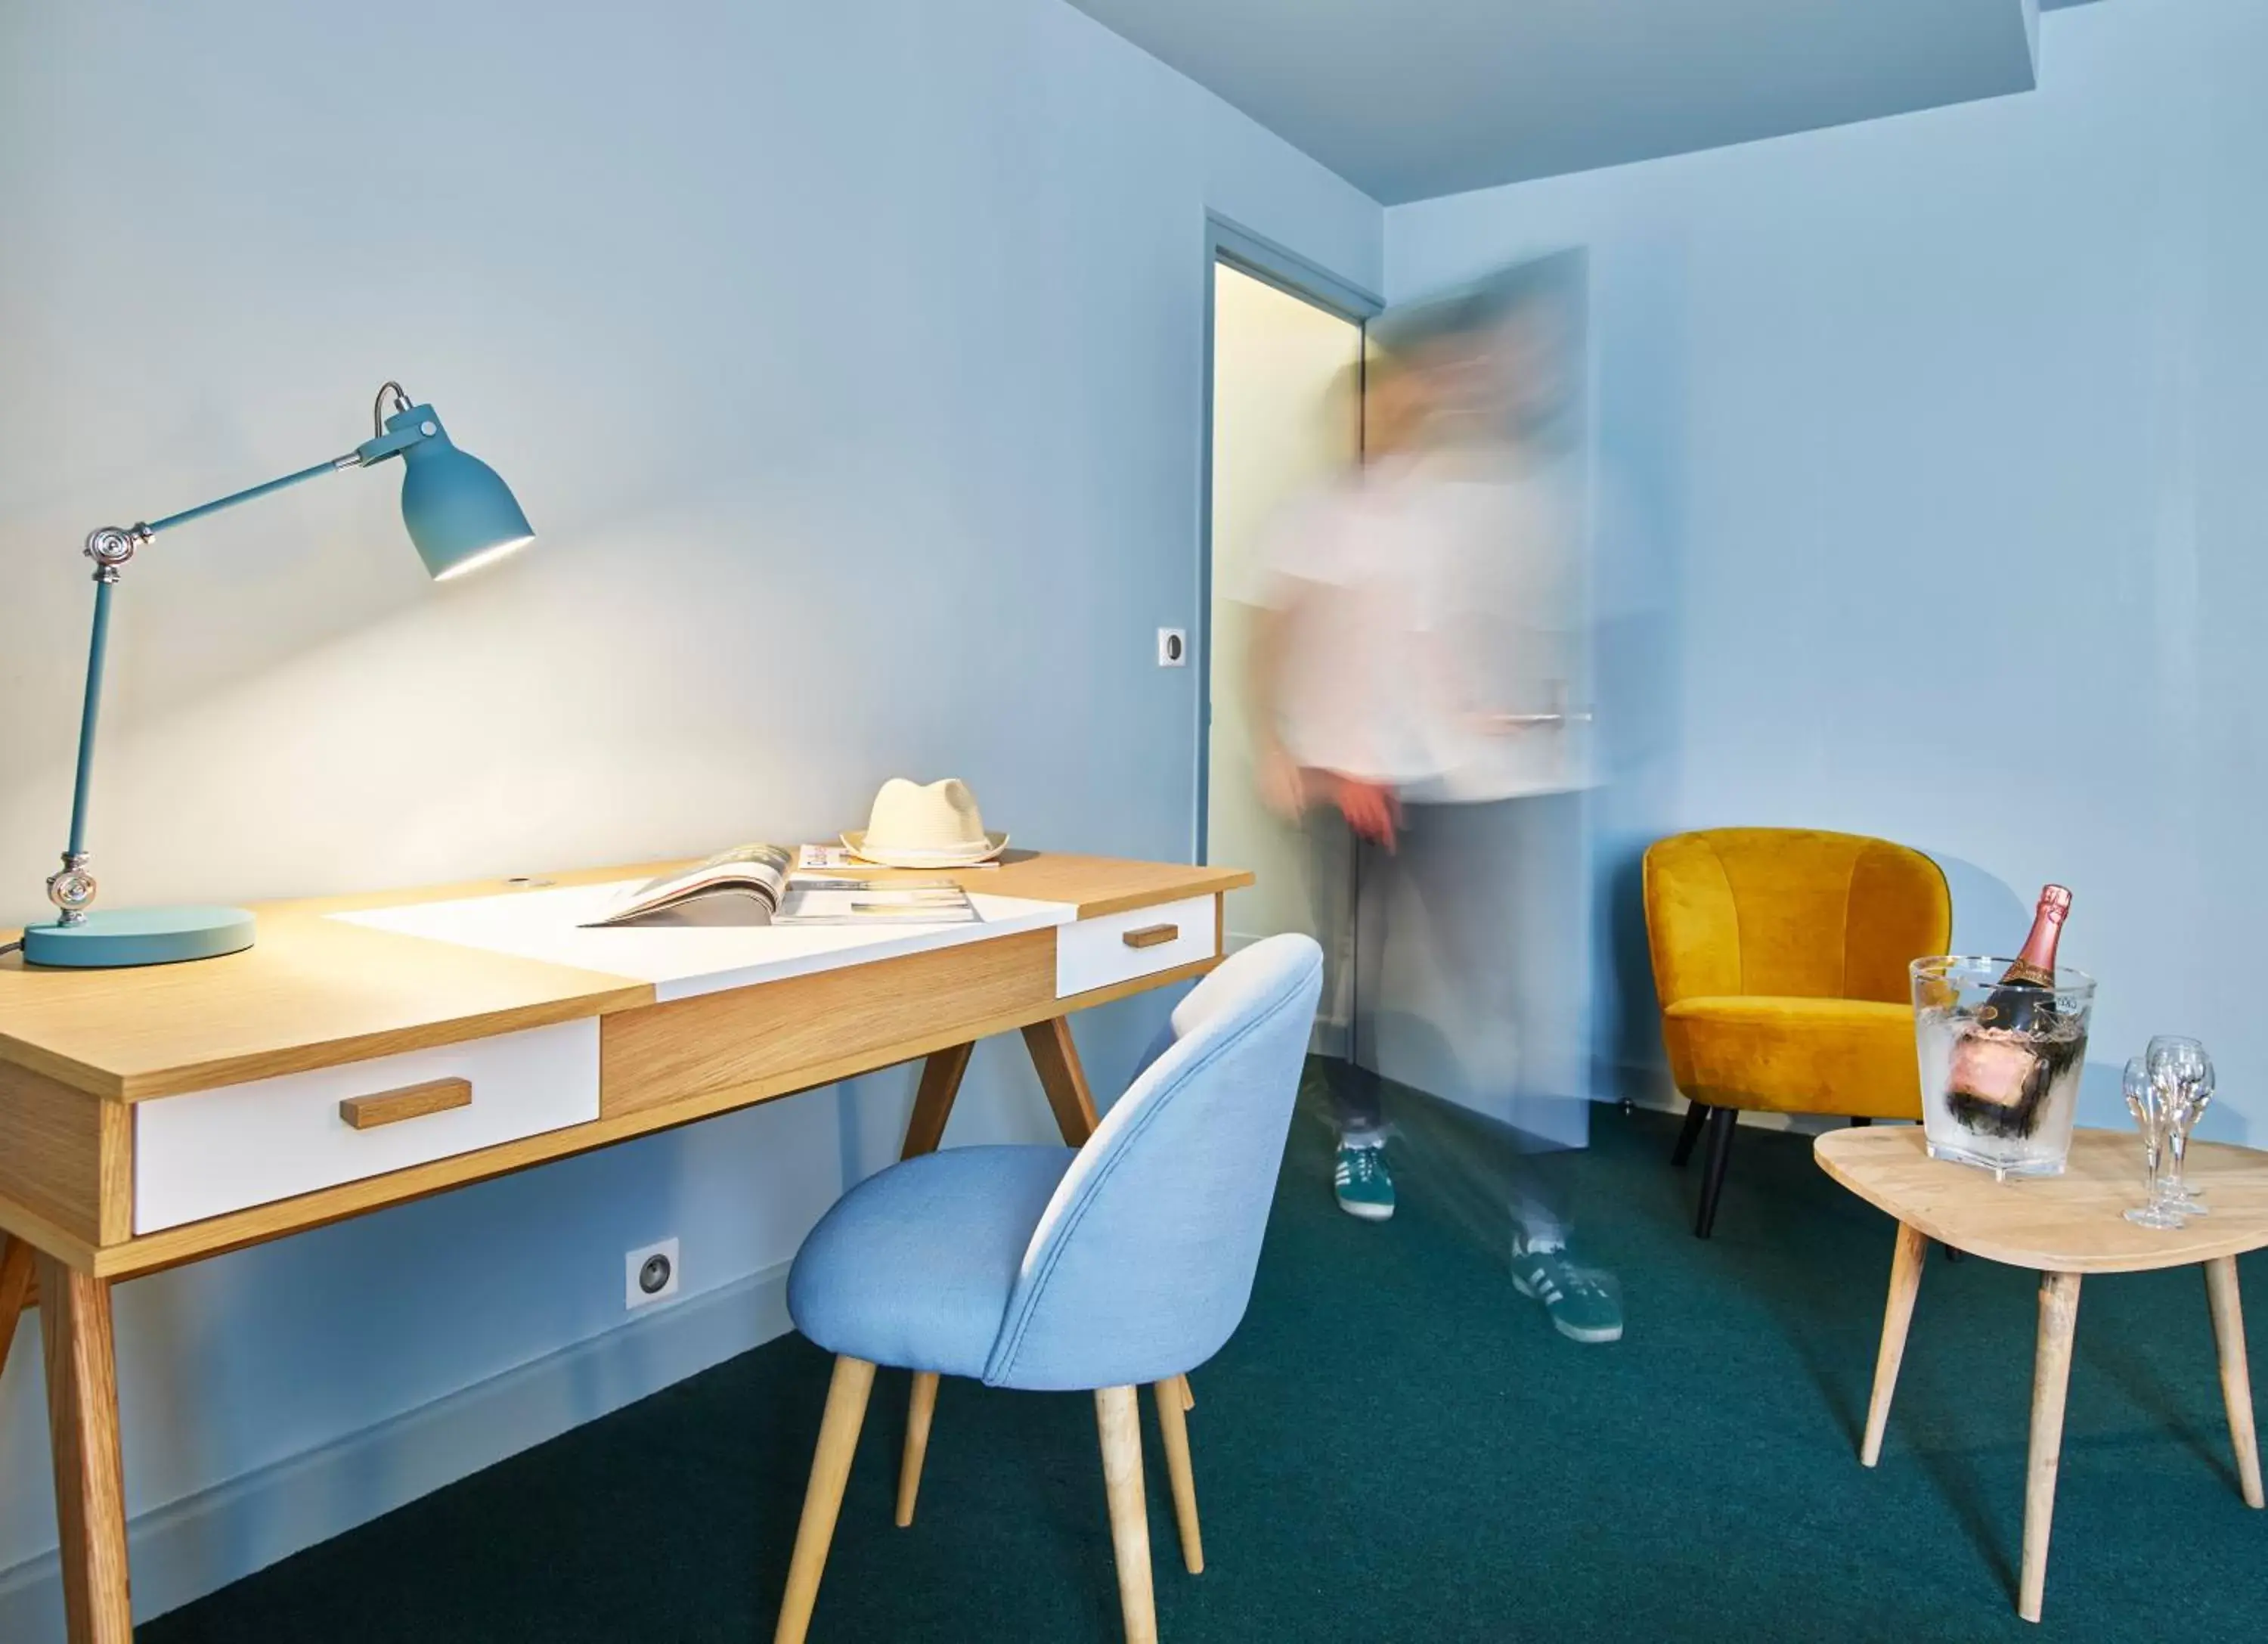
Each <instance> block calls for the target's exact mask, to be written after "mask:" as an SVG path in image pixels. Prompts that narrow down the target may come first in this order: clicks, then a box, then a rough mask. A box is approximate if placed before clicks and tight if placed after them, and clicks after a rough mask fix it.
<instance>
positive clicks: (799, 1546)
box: [772, 1354, 874, 1644]
mask: <svg viewBox="0 0 2268 1644" xmlns="http://www.w3.org/2000/svg"><path fill="white" fill-rule="evenodd" d="M873 1386H874V1367H873V1365H871V1364H869V1363H867V1362H866V1360H864V1359H853V1358H851V1357H850V1356H849V1355H848V1354H843V1355H841V1356H838V1357H837V1358H836V1360H835V1375H834V1379H833V1380H831V1381H830V1382H828V1384H827V1413H826V1414H825V1415H824V1416H823V1417H821V1419H820V1423H819V1444H818V1448H817V1449H814V1451H813V1452H812V1457H811V1482H810V1484H809V1485H806V1487H805V1489H804V1493H803V1522H801V1523H800V1524H799V1525H798V1526H797V1527H796V1532H795V1552H794V1553H793V1554H792V1556H791V1557H790V1558H789V1559H788V1566H787V1591H786V1593H785V1594H784V1595H783V1596H782V1597H781V1599H780V1615H779V1626H778V1627H777V1628H776V1629H775V1630H774V1631H773V1633H772V1644H803V1636H804V1634H805V1633H806V1632H807V1631H808V1630H809V1629H810V1626H811V1607H812V1605H813V1603H814V1602H816V1600H817V1599H818V1597H819V1578H820V1576H821V1574H824V1573H825V1571H826V1568H827V1549H828V1544H830V1543H831V1542H833V1541H834V1539H835V1519H836V1515H837V1514H839V1513H840V1512H841V1511H842V1510H843V1485H846V1484H848V1483H849V1482H850V1479H851V1456H852V1455H853V1454H854V1453H855V1452H856V1451H857V1449H858V1429H859V1427H861V1426H862V1425H864V1424H865V1419H866V1395H867V1394H868V1393H870V1392H872V1391H873Z"/></svg>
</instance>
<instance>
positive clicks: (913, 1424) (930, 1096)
mask: <svg viewBox="0 0 2268 1644" xmlns="http://www.w3.org/2000/svg"><path fill="white" fill-rule="evenodd" d="M975 1049H976V1043H975V1042H974V1041H973V1040H972V1041H971V1042H970V1043H967V1044H954V1045H948V1046H946V1048H945V1049H944V1050H942V1051H937V1052H935V1053H934V1054H933V1055H932V1056H931V1057H930V1058H929V1059H928V1060H927V1061H925V1062H924V1063H923V1064H922V1075H921V1087H920V1088H919V1089H918V1090H917V1091H916V1092H915V1093H914V1110H913V1114H912V1117H909V1118H908V1119H907V1120H906V1145H905V1146H903V1147H902V1148H901V1149H900V1150H899V1153H898V1157H899V1158H900V1159H910V1158H912V1157H913V1156H914V1155H915V1154H925V1153H935V1152H936V1151H937V1145H938V1143H939V1142H940V1141H942V1140H943V1139H945V1122H946V1120H947V1119H949V1118H951V1117H953V1102H954V1097H955V1096H958V1095H960V1094H961V1075H962V1074H963V1073H967V1072H968V1054H969V1052H970V1051H974V1050H975ZM936 1409H937V1372H935V1371H934V1370H917V1371H915V1372H914V1385H913V1392H912V1394H911V1395H910V1396H909V1398H908V1400H907V1403H906V1442H905V1449H904V1452H903V1453H902V1455H901V1456H900V1457H899V1459H898V1511H897V1520H898V1528H899V1529H901V1530H903V1529H904V1528H905V1527H906V1526H907V1525H909V1524H911V1523H912V1522H914V1500H915V1498H916V1497H917V1495H918V1494H919V1493H921V1476H922V1463H923V1461H924V1459H926V1458H927V1456H928V1455H929V1427H930V1418H931V1416H932V1414H933V1413H934V1412H935V1411H936Z"/></svg>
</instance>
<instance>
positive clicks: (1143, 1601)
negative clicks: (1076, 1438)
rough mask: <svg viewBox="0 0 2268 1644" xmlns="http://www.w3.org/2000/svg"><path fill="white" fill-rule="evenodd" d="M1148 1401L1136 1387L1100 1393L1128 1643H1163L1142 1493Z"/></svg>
mask: <svg viewBox="0 0 2268 1644" xmlns="http://www.w3.org/2000/svg"><path fill="white" fill-rule="evenodd" d="M1141 1412H1142V1407H1141V1404H1140V1403H1139V1402H1138V1398H1137V1397H1136V1393H1135V1390H1134V1389H1132V1388H1130V1387H1106V1388H1102V1389H1101V1390H1098V1391H1097V1392H1096V1393H1095V1395H1094V1421H1095V1427H1096V1428H1097V1429H1098V1430H1099V1432H1100V1433H1101V1437H1102V1485H1103V1490H1104V1493H1106V1495H1107V1496H1108V1499H1109V1502H1110V1548H1111V1552H1112V1553H1113V1554H1114V1555H1115V1556H1116V1559H1117V1564H1118V1609H1119V1613H1120V1614H1121V1615H1122V1616H1123V1618H1125V1623H1126V1644H1158V1608H1157V1601H1156V1599H1155V1598H1154V1597H1153V1596H1152V1593H1151V1590H1150V1507H1149V1501H1148V1500H1147V1498H1145V1496H1144V1494H1143V1493H1142V1413H1141Z"/></svg>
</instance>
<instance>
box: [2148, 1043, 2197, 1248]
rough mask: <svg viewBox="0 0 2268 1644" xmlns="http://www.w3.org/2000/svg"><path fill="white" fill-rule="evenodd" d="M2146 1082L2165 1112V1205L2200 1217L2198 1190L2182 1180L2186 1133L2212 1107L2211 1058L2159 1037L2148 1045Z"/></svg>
mask: <svg viewBox="0 0 2268 1644" xmlns="http://www.w3.org/2000/svg"><path fill="white" fill-rule="evenodd" d="M2147 1069H2148V1073H2149V1078H2150V1082H2151V1084H2152V1085H2154V1086H2155V1087H2157V1090H2158V1095H2159V1101H2160V1102H2161V1104H2162V1105H2163V1107H2164V1109H2165V1112H2166V1143H2167V1146H2168V1148H2169V1151H2170V1154H2171V1155H2172V1158H2171V1162H2172V1168H2171V1169H2170V1171H2169V1173H2168V1176H2167V1180H2166V1184H2165V1198H2166V1203H2167V1205H2169V1206H2170V1207H2171V1208H2173V1209H2175V1210H2177V1211H2179V1212H2181V1213H2183V1214H2184V1215H2190V1216H2202V1215H2204V1214H2205V1213H2206V1206H2205V1203H2204V1202H2203V1200H2202V1199H2201V1198H2199V1197H2198V1189H2195V1188H2192V1187H2191V1186H2189V1185H2188V1184H2187V1183H2184V1182H2183V1179H2182V1166H2183V1161H2184V1159H2185V1157H2186V1155H2187V1154H2188V1151H2189V1142H2190V1130H2191V1127H2192V1126H2193V1125H2195V1124H2197V1122H2198V1119H2200V1118H2202V1117H2204V1115H2205V1110H2206V1109H2207V1108H2208V1107H2211V1106H2212V1105H2213V1058H2211V1057H2209V1056H2207V1055H2206V1054H2205V1046H2204V1045H2203V1044H2201V1043H2198V1041H2197V1040H2195V1039H2191V1038H2188V1037H2185V1036H2182V1035H2179V1034H2170V1033H2161V1034H2160V1035H2159V1036H2157V1037H2156V1038H2154V1039H2153V1040H2151V1041H2150V1049H2149V1053H2148V1056H2147Z"/></svg>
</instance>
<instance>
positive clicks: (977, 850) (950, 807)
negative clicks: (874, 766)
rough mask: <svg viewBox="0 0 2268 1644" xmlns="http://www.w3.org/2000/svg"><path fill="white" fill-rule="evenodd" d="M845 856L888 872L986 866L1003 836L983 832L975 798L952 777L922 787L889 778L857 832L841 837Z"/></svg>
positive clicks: (1002, 843)
mask: <svg viewBox="0 0 2268 1644" xmlns="http://www.w3.org/2000/svg"><path fill="white" fill-rule="evenodd" d="M843 844H846V845H848V846H850V847H851V853H852V854H853V855H856V856H860V857H864V858H865V859H866V860H867V861H869V862H880V863H882V864H884V865H885V866H891V867H953V866H964V865H966V864H968V863H972V862H989V861H990V860H991V859H993V858H994V857H996V856H998V855H999V854H1000V852H1001V851H1003V850H1004V849H1005V848H1006V846H1007V844H1008V836H1007V835H1006V834H1005V833H990V834H988V833H986V832H985V831H984V819H983V817H982V816H981V815H978V813H977V809H976V795H975V794H974V793H970V792H969V791H968V784H967V783H965V782H963V781H961V779H960V778H958V777H947V778H946V779H945V780H944V781H942V782H932V783H931V784H930V785H928V786H927V787H924V786H922V785H920V784H919V783H916V782H909V781H907V780H906V779H905V778H903V777H892V778H890V779H889V780H888V781H887V782H885V783H884V784H882V791H881V792H880V793H877V794H876V795H874V808H873V811H871V812H870V813H869V814H868V815H867V818H866V826H865V829H863V830H862V831H855V832H851V833H846V834H844V835H843Z"/></svg>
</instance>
